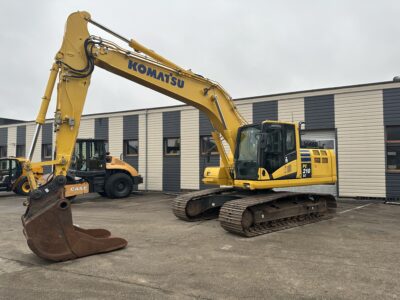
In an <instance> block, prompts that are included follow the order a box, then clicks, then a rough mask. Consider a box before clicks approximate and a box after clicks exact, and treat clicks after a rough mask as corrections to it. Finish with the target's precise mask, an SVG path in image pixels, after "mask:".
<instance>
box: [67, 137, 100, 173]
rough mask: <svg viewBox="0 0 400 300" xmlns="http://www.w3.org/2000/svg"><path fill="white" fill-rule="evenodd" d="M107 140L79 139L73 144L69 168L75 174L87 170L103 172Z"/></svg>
mask: <svg viewBox="0 0 400 300" xmlns="http://www.w3.org/2000/svg"><path fill="white" fill-rule="evenodd" d="M106 146H107V141H105V140H100V139H79V140H77V142H76V144H75V151H74V155H73V158H72V163H71V167H70V170H73V171H75V173H76V176H80V175H79V174H80V173H84V174H85V175H86V174H87V172H100V173H102V172H104V171H105V169H106V162H107V152H106Z"/></svg>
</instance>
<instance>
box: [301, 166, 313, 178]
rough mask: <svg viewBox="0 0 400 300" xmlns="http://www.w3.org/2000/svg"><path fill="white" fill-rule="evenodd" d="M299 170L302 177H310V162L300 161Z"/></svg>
mask: <svg viewBox="0 0 400 300" xmlns="http://www.w3.org/2000/svg"><path fill="white" fill-rule="evenodd" d="M301 171H302V172H301V177H302V178H311V163H302V164H301Z"/></svg>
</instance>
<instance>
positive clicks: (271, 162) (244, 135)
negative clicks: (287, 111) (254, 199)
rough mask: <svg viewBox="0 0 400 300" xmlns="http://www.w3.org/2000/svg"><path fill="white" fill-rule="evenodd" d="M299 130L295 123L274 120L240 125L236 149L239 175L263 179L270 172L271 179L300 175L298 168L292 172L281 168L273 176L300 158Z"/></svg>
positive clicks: (236, 167) (236, 166)
mask: <svg viewBox="0 0 400 300" xmlns="http://www.w3.org/2000/svg"><path fill="white" fill-rule="evenodd" d="M296 132H297V131H296V126H295V124H289V123H282V122H274V121H267V122H263V123H262V124H253V125H247V126H243V127H241V128H239V131H238V138H237V143H238V147H236V153H235V172H236V179H239V180H259V179H260V177H265V175H266V174H270V175H272V178H271V179H278V178H280V177H285V178H286V179H288V176H289V177H290V176H294V178H296V175H297V174H296V170H293V171H294V172H293V173H290V174H289V173H288V172H284V174H283V173H282V172H278V173H279V174H276V176H273V175H274V173H275V172H276V171H278V170H279V169H281V168H282V167H283V166H285V165H287V164H290V163H291V162H292V161H294V160H296V159H297V152H298V150H297V148H298V145H299V144H300V142H298V139H299V135H298V134H296ZM290 169H291V168H290ZM260 173H265V174H260Z"/></svg>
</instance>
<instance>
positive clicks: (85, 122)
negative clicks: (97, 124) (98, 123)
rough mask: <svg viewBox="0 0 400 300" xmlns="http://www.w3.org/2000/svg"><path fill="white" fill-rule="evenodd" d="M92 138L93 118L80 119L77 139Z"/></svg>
mask: <svg viewBox="0 0 400 300" xmlns="http://www.w3.org/2000/svg"><path fill="white" fill-rule="evenodd" d="M93 138H94V119H81V125H80V127H79V134H78V139H93Z"/></svg>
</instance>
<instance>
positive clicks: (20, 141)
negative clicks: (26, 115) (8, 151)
mask: <svg viewBox="0 0 400 300" xmlns="http://www.w3.org/2000/svg"><path fill="white" fill-rule="evenodd" d="M25 144H26V126H25V125H22V126H18V127H17V145H25Z"/></svg>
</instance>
